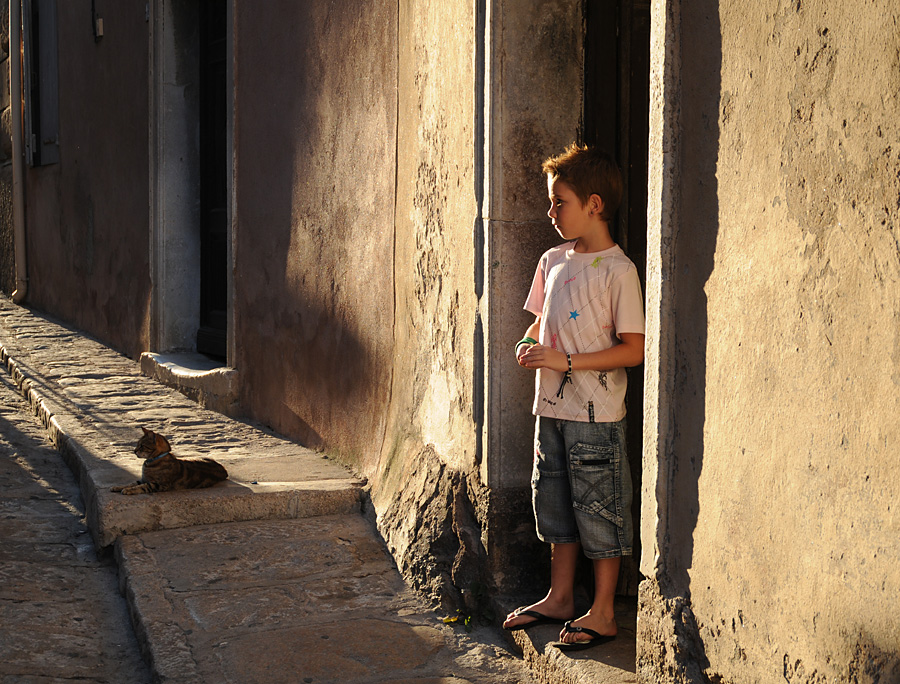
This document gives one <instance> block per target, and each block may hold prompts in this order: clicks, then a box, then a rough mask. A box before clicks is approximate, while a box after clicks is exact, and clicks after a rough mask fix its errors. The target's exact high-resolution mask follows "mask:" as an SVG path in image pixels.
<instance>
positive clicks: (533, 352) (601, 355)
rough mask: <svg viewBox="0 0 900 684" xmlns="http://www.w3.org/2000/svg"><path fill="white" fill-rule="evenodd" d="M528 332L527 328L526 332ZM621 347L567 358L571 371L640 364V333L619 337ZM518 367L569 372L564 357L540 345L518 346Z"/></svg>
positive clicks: (607, 368)
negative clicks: (570, 364) (570, 358)
mask: <svg viewBox="0 0 900 684" xmlns="http://www.w3.org/2000/svg"><path fill="white" fill-rule="evenodd" d="M530 329H531V328H529V330H530ZM619 339H620V340H621V341H622V344H617V345H616V346H615V347H610V348H609V349H604V350H603V351H598V352H590V353H587V354H571V357H572V370H593V371H609V370H614V369H616V368H630V367H632V366H637V365H639V364H640V363H641V362H642V361H643V360H644V335H643V334H642V333H621V334H620V335H619ZM522 350H523V351H522V352H521V354H519V357H518V358H519V365H521V366H524V367H525V368H550V369H552V370H555V371H559V372H560V373H565V372H566V371H567V370H569V362H568V360H567V359H566V355H565V354H564V353H563V352H561V351H557V350H556V349H553V348H552V347H545V346H544V345H542V344H535V345H533V346H531V347H525V346H524V345H523V346H522Z"/></svg>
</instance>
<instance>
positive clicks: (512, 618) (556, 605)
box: [503, 596, 575, 630]
mask: <svg viewBox="0 0 900 684" xmlns="http://www.w3.org/2000/svg"><path fill="white" fill-rule="evenodd" d="M525 611H533V612H535V613H538V614H540V615H542V616H544V617H545V618H550V619H551V620H560V621H562V622H565V621H566V620H571V619H572V613H574V612H575V604H574V602H573V601H568V602H566V601H562V602H558V601H554V600H553V599H552V598H551V597H549V596H547V597H545V598H544V599H542V600H540V601H538V602H537V603H532V604H531V605H530V606H522V607H521V608H516V609H515V610H514V611H513V612H511V613H510V614H509V615H507V616H506V620H505V621H504V622H503V629H509V630H514V629H524V628H526V627H528V625H530V624H541V623H543V622H546V620H541V619H540V618H537V617H534V616H533V615H526V614H525Z"/></svg>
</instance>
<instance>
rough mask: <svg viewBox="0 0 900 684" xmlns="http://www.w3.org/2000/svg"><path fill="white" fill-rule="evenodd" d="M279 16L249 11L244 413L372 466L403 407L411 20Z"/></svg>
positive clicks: (242, 181)
mask: <svg viewBox="0 0 900 684" xmlns="http://www.w3.org/2000/svg"><path fill="white" fill-rule="evenodd" d="M267 9H268V10H269V11H267V12H264V13H260V12H258V11H256V9H255V8H252V7H251V6H250V5H249V4H239V5H238V6H236V8H235V30H236V36H237V38H236V51H237V52H238V53H239V54H238V60H237V65H238V66H237V72H236V75H235V80H236V107H237V110H238V111H237V114H236V116H237V118H238V120H239V121H240V122H242V123H241V124H240V125H239V126H238V131H239V135H237V136H236V157H237V160H238V164H237V177H236V182H235V193H236V195H237V212H238V217H237V221H238V226H239V229H238V235H237V251H236V254H237V268H236V273H235V312H236V315H235V318H236V320H235V334H236V339H237V341H238V344H237V348H238V357H239V358H238V362H237V365H238V366H239V367H240V369H241V373H242V392H243V395H242V403H243V404H244V406H245V407H246V408H247V409H249V411H250V412H251V413H252V414H253V415H254V417H257V418H259V419H260V420H262V421H264V422H267V423H269V424H270V425H272V427H274V428H275V429H277V430H278V431H280V432H283V433H285V434H288V435H290V436H292V437H296V438H299V439H301V440H302V441H304V442H305V443H306V444H307V445H308V446H319V445H323V444H327V445H328V446H329V447H333V448H336V449H339V450H340V452H341V455H342V457H343V459H344V460H345V461H347V462H349V463H350V464H351V465H360V464H359V460H360V458H364V457H368V456H371V455H372V454H377V453H378V452H379V451H380V444H381V441H382V440H383V431H384V427H383V426H384V415H385V413H386V407H387V403H388V401H389V398H390V378H391V346H390V343H389V340H390V335H391V330H392V328H393V307H394V303H393V289H392V284H393V261H392V238H393V233H392V232H391V229H390V227H391V226H392V223H391V222H392V217H393V197H394V194H393V189H394V176H393V169H394V164H393V163H392V162H393V151H394V134H395V111H396V106H395V100H396V94H395V89H394V83H395V80H396V79H395V77H394V74H393V72H392V71H391V69H393V64H394V61H395V58H396V56H395V53H396V48H395V45H394V42H393V41H394V37H393V36H394V32H393V31H390V30H385V31H373V30H372V27H373V26H385V27H390V25H391V24H392V23H393V22H395V21H396V17H395V16H394V14H395V12H396V7H393V9H391V8H390V7H388V6H386V5H381V4H376V3H371V2H369V3H362V4H361V3H358V2H351V1H350V0H343V1H341V2H335V3H327V4H326V3H296V2H293V1H290V0H277V1H276V0H273V4H272V6H271V7H269V8H267ZM373 160H375V161H373ZM363 465H364V466H366V464H363ZM362 470H363V471H364V472H365V471H369V470H371V464H367V466H366V467H363V468H362Z"/></svg>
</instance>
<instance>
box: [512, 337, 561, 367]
mask: <svg viewBox="0 0 900 684" xmlns="http://www.w3.org/2000/svg"><path fill="white" fill-rule="evenodd" d="M518 359H519V365H520V366H523V367H525V368H549V369H551V370H555V371H559V372H560V373H565V372H566V371H567V370H569V362H568V360H567V359H566V355H565V354H563V353H562V352H561V351H557V350H556V349H554V348H553V347H546V346H544V345H543V344H533V345H531V346H530V347H528V348H527V349H525V350H524V351H522V352H521V353H520V354H519V357H518Z"/></svg>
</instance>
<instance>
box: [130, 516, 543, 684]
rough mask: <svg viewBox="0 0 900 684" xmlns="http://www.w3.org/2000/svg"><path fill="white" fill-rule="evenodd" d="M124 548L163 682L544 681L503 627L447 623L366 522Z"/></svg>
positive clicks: (347, 519) (186, 537)
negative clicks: (472, 631) (505, 642)
mask: <svg viewBox="0 0 900 684" xmlns="http://www.w3.org/2000/svg"><path fill="white" fill-rule="evenodd" d="M116 553H117V558H118V561H119V566H120V568H122V570H123V574H122V576H123V577H124V578H126V579H124V584H125V587H124V591H125V594H126V596H127V597H128V600H129V603H130V605H131V610H132V615H133V618H134V622H135V623H136V624H138V625H140V627H139V628H138V629H139V632H140V633H142V638H141V639H140V640H141V641H142V642H143V643H144V644H146V647H147V653H146V656H147V658H148V660H149V661H150V662H151V663H152V667H153V670H154V673H155V675H156V676H157V677H158V678H159V681H161V682H170V681H171V682H234V683H241V684H255V683H257V682H259V683H263V682H265V683H266V684H280V683H282V682H283V683H285V684H287V683H290V684H295V683H298V682H305V683H315V684H327V683H330V682H335V683H336V682H341V683H346V684H362V683H366V684H370V683H371V684H375V683H379V682H417V683H418V684H425V683H426V682H445V683H446V684H451V683H455V684H464V683H466V682H483V683H486V684H493V683H497V684H499V683H500V682H504V683H506V682H530V681H532V679H531V677H530V675H529V674H528V673H527V671H526V669H525V668H524V666H523V664H522V661H520V660H518V659H516V658H514V657H513V656H511V655H510V654H509V652H508V651H506V649H505V648H503V647H502V645H501V644H500V643H498V642H499V640H500V639H501V637H500V636H499V635H498V634H497V633H496V631H495V630H493V631H491V630H484V629H483V630H482V632H481V633H480V634H476V635H467V634H466V633H465V631H464V630H463V629H462V628H458V627H452V626H449V625H446V624H444V623H443V621H442V620H441V619H440V616H439V615H438V614H436V613H434V612H433V611H432V610H431V609H430V608H429V606H428V605H427V604H425V603H424V602H423V600H422V599H421V598H419V597H418V596H417V595H416V594H414V593H413V592H412V591H411V590H410V589H409V588H408V587H407V586H406V584H405V583H404V582H403V580H402V578H401V577H400V574H399V572H398V571H397V569H396V566H395V565H394V563H393V561H392V559H391V558H390V556H389V554H388V553H387V551H386V549H385V548H384V546H383V544H382V543H381V542H380V539H379V538H378V536H377V533H376V532H375V530H374V528H373V526H372V524H371V522H370V521H368V520H367V519H366V518H365V517H363V516H359V515H357V516H346V515H345V516H326V517H317V518H308V519H295V520H289V521H277V522H276V521H257V522H240V523H230V524H223V525H208V526H202V527H193V528H189V529H178V530H168V531H160V532H148V533H143V534H139V535H128V536H124V537H120V538H119V541H118V542H117V544H116ZM473 636H474V637H476V638H474V639H473V638H472V637H473ZM492 639H496V640H497V641H492Z"/></svg>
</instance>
